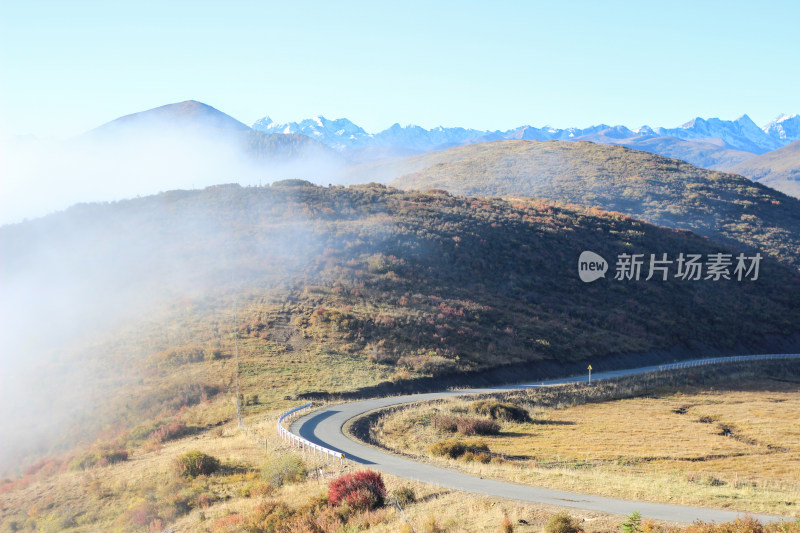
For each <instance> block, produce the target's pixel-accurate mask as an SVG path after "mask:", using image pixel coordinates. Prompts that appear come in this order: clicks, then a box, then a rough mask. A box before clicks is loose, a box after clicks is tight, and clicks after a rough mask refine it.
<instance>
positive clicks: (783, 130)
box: [252, 114, 800, 196]
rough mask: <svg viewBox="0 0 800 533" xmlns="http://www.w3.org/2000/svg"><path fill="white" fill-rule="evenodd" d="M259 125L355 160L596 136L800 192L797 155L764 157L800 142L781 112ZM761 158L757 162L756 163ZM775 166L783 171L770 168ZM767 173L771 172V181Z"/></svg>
mask: <svg viewBox="0 0 800 533" xmlns="http://www.w3.org/2000/svg"><path fill="white" fill-rule="evenodd" d="M252 127H253V129H255V130H258V131H262V132H266V133H282V134H295V135H296V134H301V135H305V136H307V137H310V138H312V139H315V140H317V141H319V142H320V143H323V144H325V145H327V146H329V147H331V148H333V149H334V150H337V151H338V152H339V153H341V154H342V155H343V156H344V157H345V158H346V159H347V160H348V161H349V162H350V163H352V164H360V163H369V162H372V161H381V160H386V159H391V158H401V157H408V156H411V155H415V154H422V153H426V152H433V151H437V150H444V149H447V148H451V147H454V146H464V145H470V144H478V143H484V142H489V141H505V140H534V141H590V142H593V143H598V144H612V145H620V146H625V147H626V148H632V149H635V150H641V151H644V152H650V153H653V154H658V155H663V156H665V157H671V158H675V159H681V160H683V161H686V162H688V163H691V164H692V165H695V166H698V167H703V168H710V169H715V170H730V171H732V172H738V173H741V174H742V175H744V176H746V177H748V178H751V179H753V180H762V179H764V180H765V181H764V183H766V184H768V185H769V186H770V187H773V188H775V189H778V190H780V191H782V192H785V193H787V194H792V195H795V196H797V195H798V193H799V192H800V185H798V184H797V179H798V178H797V176H798V174H800V165H798V162H797V160H796V157H794V156H793V155H790V153H789V152H786V153H781V154H777V155H776V156H770V157H767V156H766V155H764V154H771V153H772V152H773V151H776V150H778V149H781V148H783V147H785V146H787V145H789V144H791V143H793V142H797V141H798V140H800V115H797V114H795V115H780V116H778V117H777V118H776V119H775V120H773V121H772V122H770V123H769V124H766V125H765V126H763V127H758V126H757V125H756V124H755V122H753V121H752V120H751V119H750V117H748V116H747V115H742V116H741V117H739V118H738V119H736V120H721V119H718V118H710V119H703V118H700V117H697V118H695V119H694V120H691V121H689V122H687V123H686V124H684V125H682V126H680V127H677V128H662V127H657V128H651V127H650V126H642V127H641V128H638V129H636V130H631V129H629V128H627V127H625V126H608V125H606V124H600V125H597V126H591V127H588V128H565V129H559V128H550V127H543V128H536V127H534V126H520V127H518V128H514V129H511V130H507V131H482V130H475V129H466V128H444V127H441V126H439V127H437V128H433V129H430V130H428V129H425V128H422V127H420V126H415V125H409V126H400V125H399V124H394V125H392V126H391V127H390V128H387V129H385V130H383V131H381V132H378V133H374V134H373V133H367V132H366V131H365V130H364V128H362V127H360V126H358V125H356V124H354V123H353V122H352V121H350V120H348V119H346V118H340V119H337V120H329V119H327V118H325V117H323V116H317V117H314V118H311V119H307V120H303V121H301V122H290V123H287V124H278V123H275V122H273V121H272V119H271V118H269V117H264V118H262V119H260V120H257V121H256V122H255V123H254V124H253V126H252ZM793 153H794V152H791V154H793ZM754 158H755V159H756V160H755V161H753V163H752V164H750V165H749V164H748V162H749V161H750V160H751V159H754ZM772 164H774V165H776V166H777V168H778V169H779V171H777V172H775V173H770V172H771V167H770V165H772ZM767 175H769V176H770V177H769V179H768V180H767V179H766V178H765V177H766V176H767ZM377 179H380V178H379V177H378V178H377Z"/></svg>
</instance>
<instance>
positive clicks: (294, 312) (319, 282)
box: [0, 145, 800, 466]
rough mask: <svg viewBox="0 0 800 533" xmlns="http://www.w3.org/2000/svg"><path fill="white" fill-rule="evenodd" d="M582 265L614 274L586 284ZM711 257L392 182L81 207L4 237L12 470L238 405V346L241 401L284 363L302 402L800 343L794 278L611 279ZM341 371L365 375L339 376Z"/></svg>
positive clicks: (627, 225)
mask: <svg viewBox="0 0 800 533" xmlns="http://www.w3.org/2000/svg"><path fill="white" fill-rule="evenodd" d="M576 146H577V145H576ZM584 250H592V251H594V252H596V253H598V254H600V255H601V256H603V257H605V258H606V259H607V260H608V261H609V262H610V263H611V267H610V268H611V269H612V272H609V273H608V275H607V276H606V277H605V278H604V279H600V280H597V281H596V282H594V283H591V284H586V283H583V282H582V281H581V280H580V279H579V277H578V275H577V261H578V256H579V255H580V253H581V252H582V251H584ZM717 252H724V253H730V254H736V253H737V249H736V248H735V247H733V248H732V247H729V246H728V245H721V244H716V243H714V242H711V241H709V240H707V239H705V238H702V237H698V236H696V235H694V234H692V233H689V232H686V231H676V230H672V229H667V228H660V227H656V226H652V225H649V224H647V223H645V222H641V221H638V220H635V219H633V218H630V217H628V216H626V215H622V214H619V213H616V214H615V213H606V212H603V211H600V210H596V209H583V208H580V207H573V208H568V207H564V206H556V205H552V204H549V203H547V202H544V201H541V200H536V199H524V198H522V199H512V200H502V199H497V198H465V197H453V196H450V195H448V194H445V193H442V192H430V193H418V192H403V191H399V190H395V189H390V188H386V187H384V186H380V185H362V186H353V187H349V188H343V187H327V188H324V187H318V186H314V185H312V184H310V183H308V182H302V181H286V182H280V183H277V184H275V185H273V186H271V187H240V186H238V185H226V186H216V187H211V188H207V189H205V190H193V191H172V192H168V193H163V194H159V195H155V196H148V197H143V198H139V199H133V200H126V201H120V202H112V203H98V204H84V205H79V206H75V207H73V208H71V209H69V210H67V211H65V212H62V213H58V214H55V215H51V216H48V217H44V218H41V219H38V220H34V221H31V222H27V223H22V224H15V225H9V226H5V227H2V228H0V253H1V254H2V256H3V257H4V258H8V260H7V261H6V263H5V265H4V269H3V271H2V278H0V289H1V290H2V293H3V294H4V298H3V299H2V303H1V304H0V305H1V307H0V310H1V311H2V316H1V317H0V318H2V320H3V323H4V324H5V328H6V331H7V335H4V337H3V339H2V341H3V346H2V349H0V353H2V354H3V355H2V357H3V362H2V364H3V368H4V369H8V372H4V374H3V377H2V379H3V383H2V386H1V387H0V390H2V395H3V397H2V402H0V405H2V406H3V411H2V413H0V420H2V428H0V432H2V433H3V434H8V431H12V428H13V431H14V432H15V435H18V436H19V437H18V438H16V437H15V439H13V440H4V441H3V449H2V453H0V456H2V457H4V458H10V459H12V460H18V459H20V457H21V455H24V454H25V453H31V452H32V451H40V452H41V451H46V450H47V449H48V448H53V447H55V448H58V446H68V444H69V443H75V442H87V441H88V442H91V440H92V439H93V436H94V435H96V434H97V433H96V432H98V431H100V430H102V428H105V427H107V424H109V423H112V422H113V427H115V428H117V431H120V430H122V429H124V428H126V427H127V428H129V427H131V426H132V425H135V424H137V423H144V422H146V421H147V420H149V419H150V417H155V416H157V415H159V413H161V414H160V415H159V416H162V417H163V416H165V415H164V414H163V413H171V412H175V411H176V410H177V409H179V408H180V407H181V406H182V405H190V406H191V405H194V404H195V403H197V402H200V401H201V400H202V399H203V398H206V397H213V396H214V395H219V394H230V391H231V389H230V387H231V383H232V382H231V379H232V376H233V373H234V372H235V371H237V370H236V369H237V368H238V367H235V366H231V364H232V363H231V362H230V361H231V359H230V358H231V356H232V354H233V346H232V342H233V338H232V332H233V331H238V332H239V334H240V335H241V336H242V340H241V341H240V342H241V346H242V350H243V352H244V353H246V354H249V355H248V359H247V364H246V366H243V367H242V368H243V369H245V370H246V373H245V374H243V379H244V378H246V379H244V381H243V384H244V386H246V385H247V383H250V382H253V383H259V384H261V383H263V382H265V381H266V382H271V383H279V382H282V381H281V380H283V379H285V378H284V377H281V376H282V372H284V370H285V368H284V365H285V364H287V363H286V362H285V359H283V357H284V356H283V355H282V354H290V356H291V360H292V361H294V362H295V364H297V363H300V362H302V364H303V365H304V368H306V371H305V372H306V373H307V374H308V375H309V376H315V378H314V382H313V383H308V384H301V385H299V386H298V384H296V383H291V384H287V387H294V390H295V391H296V392H297V393H305V392H313V391H319V390H321V389H323V390H326V391H328V392H335V391H337V390H348V389H352V388H353V387H357V386H358V385H357V383H362V384H364V385H374V384H376V383H378V382H380V380H381V379H388V376H394V377H393V378H392V379H400V380H403V379H414V378H416V377H421V376H442V375H448V374H452V373H461V372H469V371H473V372H474V371H478V370H482V369H490V368H496V367H498V366H500V365H508V364H514V363H527V364H529V365H532V366H531V368H534V369H535V366H536V364H537V362H542V361H576V360H583V359H586V358H592V360H593V361H595V362H598V361H601V360H602V358H603V357H604V356H607V355H611V354H618V353H645V352H648V351H651V350H670V349H677V350H679V351H682V352H681V353H684V354H685V355H687V356H688V355H691V354H692V353H693V351H694V350H699V349H702V350H717V351H721V352H731V351H737V350H751V351H762V350H774V349H776V346H779V345H780V343H781V342H784V341H786V342H791V341H792V339H793V337H792V336H793V335H796V334H798V333H800V330H798V324H800V303H798V301H797V299H796V298H795V295H796V294H797V293H798V290H800V275H798V273H797V272H796V271H793V270H792V269H789V268H786V267H783V266H781V265H780V264H779V263H777V262H775V261H772V260H770V259H768V258H767V259H765V260H764V261H763V262H762V263H761V266H760V275H759V277H758V279H757V280H747V279H745V280H742V281H737V280H735V279H731V280H720V281H713V280H705V279H701V280H697V281H686V280H679V279H674V278H672V277H670V278H669V279H667V280H665V281H664V280H661V279H654V280H650V281H645V280H644V277H645V276H643V277H642V279H641V280H639V281H623V280H615V279H613V268H614V262H615V261H614V259H615V258H616V257H617V256H618V255H619V254H621V253H642V254H646V256H647V257H649V254H662V253H666V254H669V256H670V257H673V258H676V257H677V256H678V255H679V254H680V253H697V254H701V255H702V256H703V257H706V256H708V255H709V254H713V253H717ZM236 309H238V311H235V310H236ZM234 315H235V316H236V317H237V318H236V321H234V319H233V317H234ZM209 354H210V355H209ZM273 361H274V362H273ZM273 366H274V368H273ZM337 369H338V370H337ZM345 369H346V370H345ZM245 370H243V372H245ZM340 372H346V373H347V375H348V376H350V379H346V380H341V381H333V378H334V377H335V376H338V375H339V373H340ZM356 374H357V375H359V376H362V377H360V378H359V380H358V381H354V379H353V377H352V376H354V375H356ZM337 379H338V378H337ZM260 386H261V385H260ZM32 391H36V392H35V394H34V393H32ZM78 421H80V423H78ZM57 435H58V436H60V437H59V438H58V439H55V440H54V437H55V436H57ZM6 466H8V465H6Z"/></svg>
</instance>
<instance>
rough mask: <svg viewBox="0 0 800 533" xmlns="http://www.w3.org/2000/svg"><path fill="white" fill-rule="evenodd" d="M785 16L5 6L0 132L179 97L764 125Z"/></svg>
mask: <svg viewBox="0 0 800 533" xmlns="http://www.w3.org/2000/svg"><path fill="white" fill-rule="evenodd" d="M431 4H433V5H431ZM798 5H800V2H793V1H786V2H735V1H726V2H710V1H698V0H695V1H692V2H675V1H670V2H641V1H637V2H614V1H607V2H599V1H594V2H581V1H573V2H553V1H546V2H533V1H531V2H491V3H490V2H465V1H461V2H413V1H411V2H409V1H404V2H398V3H396V4H389V3H384V2H374V1H371V2H341V3H339V2H312V1H302V2H266V1H264V2H261V1H258V2H256V1H249V2H242V1H235V0H233V1H226V2H216V1H215V2H204V1H191V2H189V1H177V0H171V1H158V2H153V1H148V0H137V1H136V2H109V1H102V2H100V1H95V2H87V1H79V0H73V1H69V2H65V1H36V0H27V1H9V0H0V6H1V7H0V134H2V135H3V136H9V135H20V134H29V133H30V134H34V135H36V136H40V137H55V138H60V137H61V138H63V137H68V136H71V135H75V134H78V133H80V132H82V131H85V130H87V129H90V128H92V127H94V126H97V125H99V124H101V123H103V122H106V121H108V120H111V119H113V118H116V117H118V116H120V115H124V114H127V113H132V112H136V111H140V110H144V109H148V108H151V107H156V106H159V105H163V104H167V103H171V102H177V101H181V100H187V99H196V100H200V101H203V102H205V103H207V104H209V105H212V106H214V107H216V108H218V109H220V110H222V111H225V112H226V113H228V114H230V115H232V116H234V117H235V118H237V119H239V120H241V121H243V122H246V123H248V124H249V123H252V122H253V121H254V120H256V119H258V118H260V117H262V116H264V115H267V114H268V115H270V116H271V117H272V118H273V119H274V120H276V121H279V122H282V121H290V120H300V119H302V118H307V117H310V116H312V115H317V114H322V115H325V116H327V117H329V118H338V117H348V118H350V119H351V120H353V121H354V122H356V123H357V124H359V125H362V126H363V127H364V128H365V129H367V131H378V130H380V129H383V128H386V127H388V126H390V125H391V124H392V123H394V122H400V123H401V124H407V123H415V124H419V125H422V126H425V127H433V126H438V125H445V126H456V125H461V126H467V127H474V128H480V129H509V128H512V127H515V126H519V125H522V124H532V125H535V126H543V125H551V126H556V127H567V126H578V127H585V126H588V125H592V124H597V123H601V122H603V123H610V124H624V125H627V126H629V127H638V126H640V125H642V124H649V125H653V126H656V125H658V126H677V125H679V124H681V123H683V122H685V121H687V120H689V119H691V118H693V117H695V116H698V115H699V116H703V117H712V116H715V117H720V118H724V119H734V118H736V117H738V116H739V115H741V114H743V113H747V114H749V115H750V116H751V117H752V118H753V120H755V121H756V123H758V124H759V125H763V124H764V123H766V122H768V121H769V120H771V119H773V118H774V117H775V115H777V114H778V113H782V112H784V113H795V112H800V102H798V97H797V95H798V94H800V92H798V87H800V69H798V68H797V65H798V64H800V57H798V56H800V46H798V43H797V36H796V31H795V26H796V23H797V21H798V20H800V8H798Z"/></svg>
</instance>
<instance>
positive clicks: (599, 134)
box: [253, 115, 800, 156]
mask: <svg viewBox="0 0 800 533" xmlns="http://www.w3.org/2000/svg"><path fill="white" fill-rule="evenodd" d="M253 129H255V130H259V131H264V132H268V133H300V134H303V135H307V136H308V137H311V138H312V139H316V140H318V141H320V142H322V143H324V144H327V145H328V146H330V147H331V148H334V149H336V150H339V151H343V150H348V149H354V148H367V147H395V148H402V149H406V150H414V151H429V150H434V149H440V148H446V147H449V146H454V145H459V144H471V143H475V142H486V141H494V140H503V139H531V140H538V141H550V140H558V141H579V140H590V141H594V142H606V143H613V144H626V145H627V144H628V143H631V142H641V141H646V140H649V139H655V138H672V139H673V141H675V142H677V141H676V140H682V141H689V142H692V143H703V146H704V147H706V149H707V148H708V147H712V148H713V146H718V147H719V148H720V149H722V150H735V151H741V152H747V153H750V154H763V153H765V152H769V151H771V150H775V149H777V148H780V147H782V146H785V145H787V144H789V143H790V142H792V141H796V140H798V139H800V115H791V116H787V115H781V116H779V117H778V118H776V119H775V120H774V121H772V122H770V123H769V124H767V125H766V126H764V127H763V128H759V127H758V126H757V125H756V124H755V123H754V122H753V121H752V120H751V119H750V117H748V116H747V115H742V116H741V117H739V118H738V119H736V120H721V119H718V118H709V119H703V118H700V117H697V118H695V119H694V120H691V121H689V122H687V123H686V124H684V125H682V126H680V127H677V128H662V127H657V128H651V127H650V126H642V127H640V128H638V129H636V130H631V129H629V128H627V127H625V126H608V125H606V124H599V125H596V126H590V127H588V128H551V127H548V126H545V127H542V128H537V127H534V126H530V125H525V126H520V127H518V128H513V129H510V130H507V131H481V130H475V129H465V128H445V127H442V126H439V127H437V128H432V129H430V130H428V129H425V128H422V127H420V126H415V125H408V126H401V125H399V124H393V125H392V126H391V127H389V128H387V129H385V130H383V131H381V132H378V133H374V134H372V133H367V132H366V131H364V129H363V128H361V127H360V126H357V125H356V124H354V123H353V122H351V121H350V120H348V119H346V118H340V119H337V120H329V119H326V118H325V117H323V116H317V117H314V118H310V119H306V120H303V121H302V122H290V123H287V124H277V123H275V122H273V121H272V119H270V118H269V117H264V118H262V119H260V120H258V121H256V122H255V123H254V124H253ZM661 144H663V143H661ZM673 144H674V143H673ZM672 155H673V156H674V154H672Z"/></svg>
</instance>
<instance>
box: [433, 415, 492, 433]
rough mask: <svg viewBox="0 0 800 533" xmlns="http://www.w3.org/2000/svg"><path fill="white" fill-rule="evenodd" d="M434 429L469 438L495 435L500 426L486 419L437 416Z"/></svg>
mask: <svg viewBox="0 0 800 533" xmlns="http://www.w3.org/2000/svg"><path fill="white" fill-rule="evenodd" d="M433 425H434V427H437V428H440V429H443V430H444V431H449V432H451V433H455V432H456V431H457V432H459V433H461V434H462V435H466V436H468V437H471V436H472V435H497V434H498V433H500V424H498V423H497V422H495V421H494V420H489V419H487V418H470V417H460V416H447V415H439V416H436V417H435V418H434V419H433Z"/></svg>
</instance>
